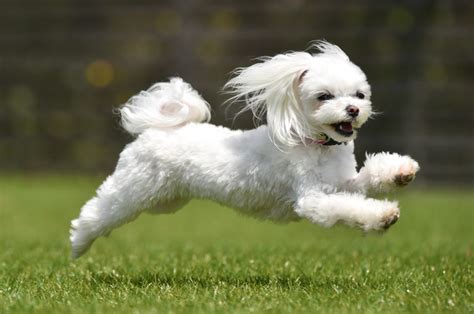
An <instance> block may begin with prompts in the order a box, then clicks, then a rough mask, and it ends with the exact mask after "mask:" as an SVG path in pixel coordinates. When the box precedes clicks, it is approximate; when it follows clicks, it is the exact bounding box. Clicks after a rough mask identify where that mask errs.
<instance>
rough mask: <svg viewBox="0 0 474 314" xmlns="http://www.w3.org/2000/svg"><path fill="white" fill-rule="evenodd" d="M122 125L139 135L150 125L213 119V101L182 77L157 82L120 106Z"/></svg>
mask: <svg viewBox="0 0 474 314" xmlns="http://www.w3.org/2000/svg"><path fill="white" fill-rule="evenodd" d="M120 115H121V117H122V126H123V128H124V129H125V130H127V132H129V133H130V134H133V135H138V134H140V133H142V132H143V131H145V130H146V129H149V128H157V129H166V128H173V127H177V126H181V125H184V124H186V123H189V122H204V121H209V119H210V117H211V112H210V108H209V104H208V103H207V102H206V101H205V100H204V99H203V98H202V97H201V96H200V95H199V94H198V92H197V91H196V90H194V89H193V88H192V87H191V85H189V84H188V83H186V82H184V81H183V80H182V79H181V78H179V77H175V78H171V79H170V81H169V82H164V83H156V84H155V85H153V86H152V87H150V88H149V89H148V90H147V91H141V92H140V93H139V94H138V95H135V96H133V97H132V98H130V100H129V101H128V102H127V103H126V104H125V105H124V106H123V107H122V108H121V109H120Z"/></svg>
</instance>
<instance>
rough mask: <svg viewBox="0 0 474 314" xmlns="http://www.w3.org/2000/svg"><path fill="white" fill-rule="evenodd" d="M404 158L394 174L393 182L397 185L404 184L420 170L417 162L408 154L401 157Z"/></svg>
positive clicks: (411, 179)
mask: <svg viewBox="0 0 474 314" xmlns="http://www.w3.org/2000/svg"><path fill="white" fill-rule="evenodd" d="M403 158H404V160H403V162H402V164H401V165H400V167H399V168H398V171H397V174H396V175H395V177H394V179H393V182H394V183H395V184H396V185H397V186H405V185H407V184H408V183H410V182H411V181H413V179H415V176H416V173H417V172H418V170H420V166H419V165H418V163H417V162H416V161H415V160H413V159H411V158H410V157H408V156H404V157H403Z"/></svg>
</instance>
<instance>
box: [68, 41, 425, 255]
mask: <svg viewBox="0 0 474 314" xmlns="http://www.w3.org/2000/svg"><path fill="white" fill-rule="evenodd" d="M312 48H317V49H318V50H319V52H318V53H316V54H310V53H308V52H290V53H286V54H280V55H277V56H275V57H266V58H262V59H261V62H260V63H257V64H254V65H252V66H250V67H248V68H242V69H239V70H238V71H237V73H236V76H235V77H234V78H233V79H231V80H230V81H229V82H228V83H227V84H226V88H228V89H231V90H232V91H233V92H234V97H233V98H232V99H231V100H232V101H235V100H237V99H244V100H245V103H246V109H249V110H252V112H253V113H254V115H255V116H257V117H259V116H260V115H261V114H262V113H263V112H266V118H267V125H265V126H260V127H258V128H257V129H253V130H249V131H239V130H237V131H234V130H230V129H228V128H225V127H221V126H215V125H211V124H208V123H201V122H204V121H208V120H209V118H210V110H209V105H208V104H207V102H206V101H205V100H203V99H202V98H201V97H200V95H199V94H198V93H197V92H196V91H195V90H193V89H192V88H191V86H190V85H189V84H187V83H185V82H183V80H181V79H180V78H173V79H171V81H170V82H169V83H157V84H155V85H153V86H152V87H151V88H150V89H148V90H147V91H142V92H140V93H139V94H138V95H136V96H134V97H132V98H131V99H130V100H129V101H128V102H127V103H126V104H125V105H124V106H123V108H122V109H121V116H122V125H123V127H124V128H125V130H127V131H128V132H129V133H131V134H133V135H136V136H137V139H136V140H135V141H134V142H132V143H130V144H128V145H127V146H126V147H125V149H124V150H123V152H122V153H121V154H120V159H119V161H118V164H117V168H116V169H115V172H114V173H113V174H112V175H111V176H109V177H108V178H107V179H106V180H105V182H104V183H103V184H102V185H101V186H100V188H99V189H98V190H97V195H96V196H95V197H94V198H92V199H91V200H89V201H88V202H87V203H86V204H85V205H84V207H82V209H81V214H80V216H79V218H77V219H75V220H73V221H72V227H71V237H70V239H71V242H72V256H73V257H74V258H77V257H79V256H81V255H82V254H84V253H85V252H86V251H87V249H88V248H89V247H90V246H91V244H92V243H93V241H94V240H95V239H97V238H98V237H100V236H104V235H108V234H109V233H110V232H111V231H112V230H113V229H114V228H117V227H119V226H121V225H123V224H125V223H127V222H130V221H132V220H134V219H135V218H137V216H138V215H140V214H141V213H143V212H144V211H147V212H150V213H156V214H161V213H170V212H174V211H177V210H178V209H180V208H181V207H183V206H184V205H185V204H186V203H187V202H188V201H189V200H191V199H193V198H200V199H210V200H213V201H216V202H219V203H221V204H224V205H226V206H230V207H233V208H236V209H237V210H239V211H240V212H242V213H245V214H248V215H251V216H254V217H258V218H263V219H270V220H274V221H290V220H298V219H300V218H307V219H308V220H310V221H311V222H313V223H317V224H320V225H323V226H326V227H329V226H332V225H334V224H335V223H337V222H342V223H345V224H347V225H350V226H358V227H360V228H362V229H363V230H365V231H369V230H384V229H387V228H388V227H389V226H390V225H392V224H393V223H395V222H396V221H397V219H398V218H399V215H400V214H399V213H400V211H399V209H398V205H397V203H396V202H390V201H387V200H376V199H372V198H367V197H366V196H365V194H366V193H367V192H369V191H371V190H372V191H385V190H387V189H390V188H392V187H394V186H397V185H405V184H407V183H408V182H409V181H411V180H412V179H413V178H414V177H415V174H416V172H417V171H418V170H419V166H418V163H417V162H416V161H414V160H413V159H411V158H410V157H408V156H400V155H398V154H390V153H379V154H375V155H367V160H366V161H365V163H364V166H363V167H362V169H360V171H359V172H357V170H356V160H355V158H354V154H353V150H354V142H353V140H354V139H355V138H356V135H357V129H358V128H360V127H361V126H362V125H363V124H364V123H365V122H366V121H367V119H368V118H369V117H370V116H371V115H372V110H371V102H370V95H371V92H370V86H369V84H368V83H367V80H366V76H365V75H364V73H363V72H362V71H361V69H360V68H359V67H357V66H356V65H355V64H353V63H352V62H351V61H350V60H349V58H348V57H347V55H346V54H345V53H344V52H343V51H342V50H341V49H340V48H339V47H338V46H335V45H332V44H330V43H328V42H324V41H318V42H316V43H314V44H313V46H312Z"/></svg>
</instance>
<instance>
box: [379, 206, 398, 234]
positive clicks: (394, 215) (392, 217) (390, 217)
mask: <svg viewBox="0 0 474 314" xmlns="http://www.w3.org/2000/svg"><path fill="white" fill-rule="evenodd" d="M398 218H400V210H399V209H398V208H393V209H391V210H388V212H387V213H386V214H385V215H384V216H383V217H382V220H381V221H380V227H381V228H380V229H383V230H387V229H388V228H390V226H392V225H393V224H395V223H396V222H397V221H398Z"/></svg>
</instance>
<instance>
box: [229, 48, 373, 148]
mask: <svg viewBox="0 0 474 314" xmlns="http://www.w3.org/2000/svg"><path fill="white" fill-rule="evenodd" d="M311 48H316V49H318V50H319V53H316V54H310V53H308V52H290V53H286V54H279V55H276V56H274V57H271V58H270V57H266V58H262V62H260V63H257V64H254V65H252V66H249V67H247V68H240V69H238V70H237V71H236V74H237V75H236V76H235V77H234V78H232V79H231V80H230V81H229V82H228V83H227V84H226V88H231V89H232V90H233V91H232V93H233V94H234V97H233V98H231V100H232V101H235V100H236V99H245V103H246V105H245V108H244V110H251V111H252V112H253V113H254V115H255V116H256V117H257V118H261V115H260V114H261V113H262V112H265V111H266V113H267V123H268V126H269V129H270V134H271V138H272V140H273V141H274V143H275V144H276V145H277V146H279V147H284V146H298V145H301V144H305V143H308V142H309V143H311V142H312V141H311V140H313V141H315V142H318V139H320V138H321V135H322V134H325V135H326V136H329V137H330V138H332V139H333V140H335V141H337V142H348V141H351V140H353V139H354V138H355V137H356V136H357V129H358V128H360V127H361V126H362V124H364V123H365V122H366V121H367V119H368V118H369V117H370V116H371V114H372V109H371V103H370V96H371V94H370V86H369V84H368V83H367V79H366V77H365V74H364V72H362V70H361V69H360V68H359V67H358V66H356V65H355V64H353V63H352V62H351V61H350V60H349V57H348V56H347V55H346V54H345V53H344V51H342V49H341V48H339V47H338V46H336V45H333V44H330V43H328V42H326V41H316V42H315V43H313V45H312V46H311Z"/></svg>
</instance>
